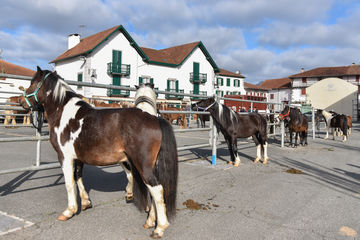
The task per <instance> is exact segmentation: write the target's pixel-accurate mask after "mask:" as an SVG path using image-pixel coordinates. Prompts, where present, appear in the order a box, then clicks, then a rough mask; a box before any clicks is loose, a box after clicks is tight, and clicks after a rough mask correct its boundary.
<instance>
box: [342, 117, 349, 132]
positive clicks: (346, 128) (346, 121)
mask: <svg viewBox="0 0 360 240" xmlns="http://www.w3.org/2000/svg"><path fill="white" fill-rule="evenodd" d="M343 116H344V117H343V119H344V122H343V134H344V136H347V131H348V119H347V117H346V115H343Z"/></svg>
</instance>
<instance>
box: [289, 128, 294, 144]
mask: <svg viewBox="0 0 360 240" xmlns="http://www.w3.org/2000/svg"><path fill="white" fill-rule="evenodd" d="M292 134H293V132H292V131H289V135H290V146H291V147H294V146H293V143H292V137H293V135H292Z"/></svg>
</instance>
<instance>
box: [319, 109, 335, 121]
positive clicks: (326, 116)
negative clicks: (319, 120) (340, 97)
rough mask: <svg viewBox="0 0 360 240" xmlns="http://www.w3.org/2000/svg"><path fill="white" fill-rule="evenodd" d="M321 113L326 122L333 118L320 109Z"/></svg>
mask: <svg viewBox="0 0 360 240" xmlns="http://www.w3.org/2000/svg"><path fill="white" fill-rule="evenodd" d="M321 114H322V115H323V116H324V118H325V120H326V122H328V121H330V120H331V119H332V118H333V115H332V114H331V113H329V112H327V111H325V110H322V112H321Z"/></svg>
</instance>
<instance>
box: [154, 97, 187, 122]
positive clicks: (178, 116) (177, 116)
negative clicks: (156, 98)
mask: <svg viewBox="0 0 360 240" xmlns="http://www.w3.org/2000/svg"><path fill="white" fill-rule="evenodd" d="M158 109H159V110H165V111H184V108H183V107H181V108H176V107H169V106H168V105H167V104H166V103H164V102H162V103H161V104H160V105H159V107H158ZM161 116H162V117H163V118H165V119H166V120H168V121H169V122H170V124H172V122H173V121H174V120H176V121H177V122H178V123H180V128H187V121H186V115H185V113H161Z"/></svg>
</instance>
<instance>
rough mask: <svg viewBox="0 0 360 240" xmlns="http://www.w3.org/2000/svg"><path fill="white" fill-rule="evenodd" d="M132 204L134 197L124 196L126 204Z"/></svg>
mask: <svg viewBox="0 0 360 240" xmlns="http://www.w3.org/2000/svg"><path fill="white" fill-rule="evenodd" d="M132 202H134V196H133V195H132V196H126V203H132Z"/></svg>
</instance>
